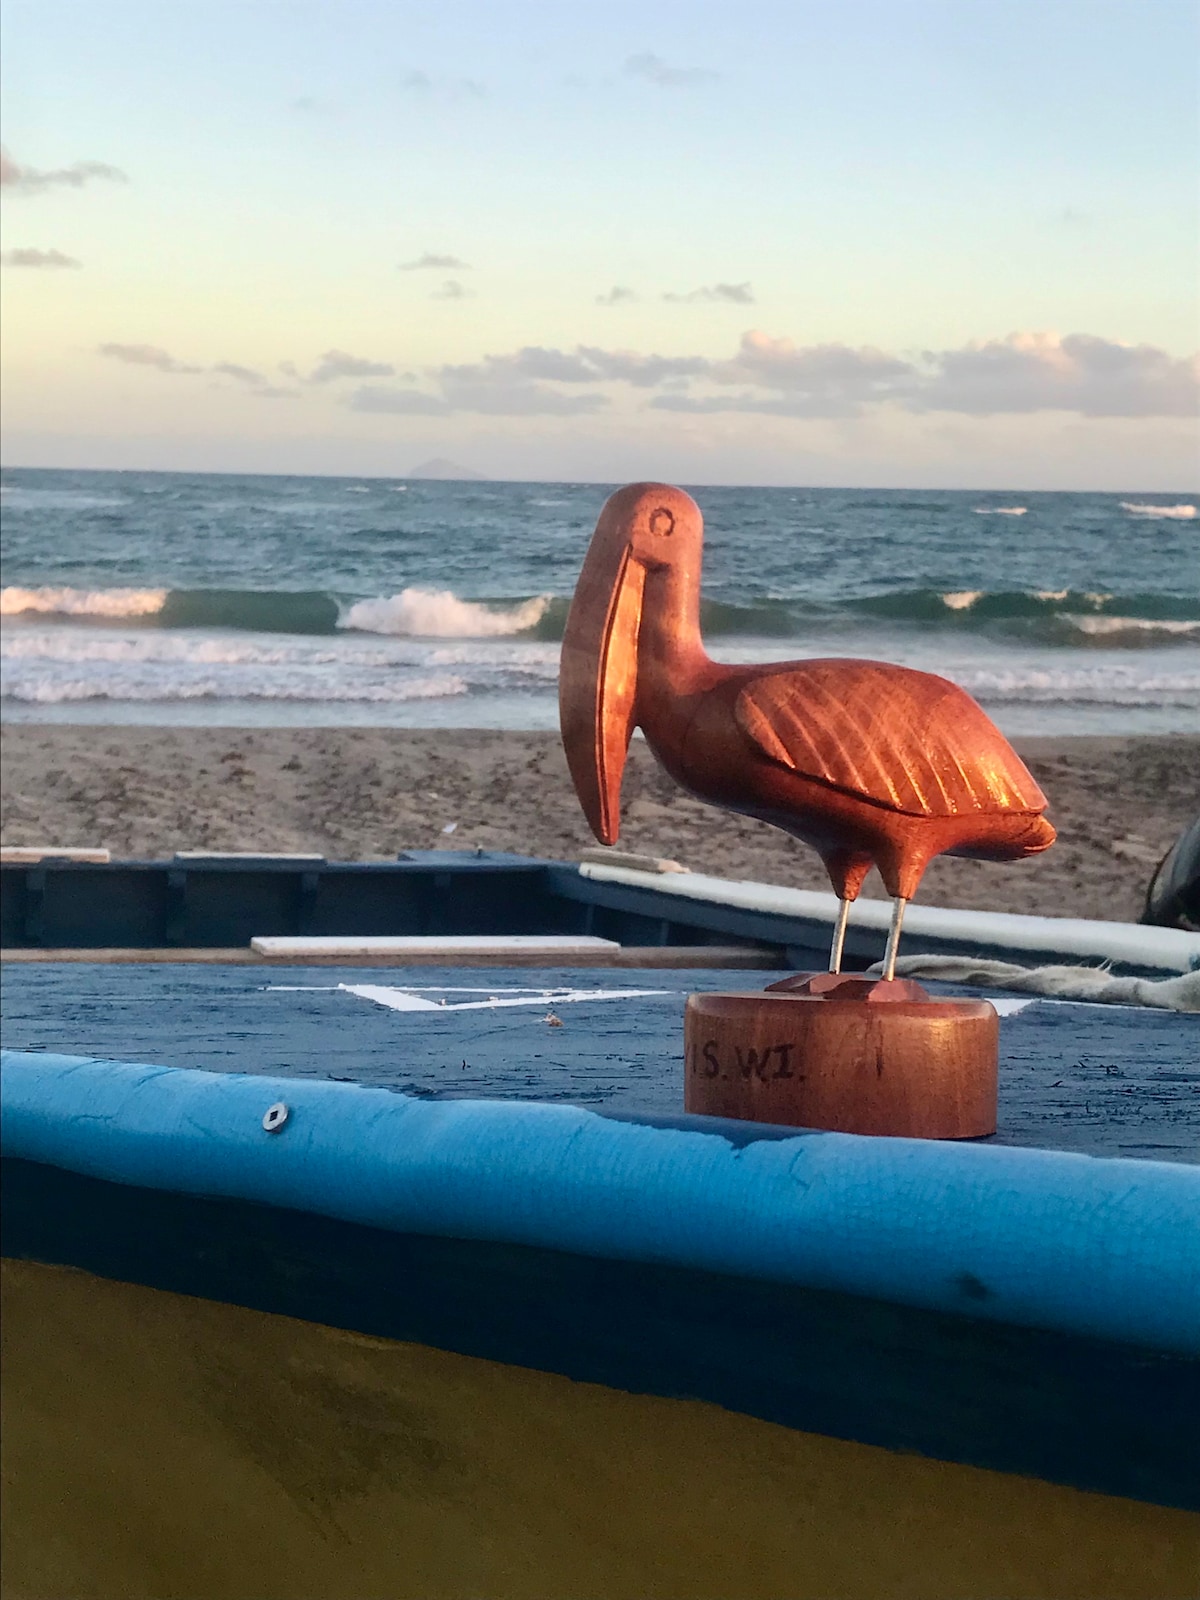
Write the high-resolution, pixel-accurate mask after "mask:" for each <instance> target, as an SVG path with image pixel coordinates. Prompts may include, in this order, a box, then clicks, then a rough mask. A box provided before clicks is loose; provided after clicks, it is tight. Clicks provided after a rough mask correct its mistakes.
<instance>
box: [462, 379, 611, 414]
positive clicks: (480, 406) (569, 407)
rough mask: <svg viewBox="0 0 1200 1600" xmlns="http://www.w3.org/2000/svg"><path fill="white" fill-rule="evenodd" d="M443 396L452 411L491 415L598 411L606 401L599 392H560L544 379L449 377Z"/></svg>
mask: <svg viewBox="0 0 1200 1600" xmlns="http://www.w3.org/2000/svg"><path fill="white" fill-rule="evenodd" d="M446 399H447V400H448V401H449V403H450V405H451V407H452V408H453V409H454V410H455V411H478V412H480V413H481V414H483V415H485V416H493V417H568V416H578V415H580V414H582V413H586V412H592V411H601V410H603V409H604V407H605V406H607V405H608V403H609V402H608V397H607V396H606V395H602V394H563V392H562V391H561V390H560V389H551V388H549V387H548V386H547V385H546V384H544V383H513V384H501V385H495V384H490V383H470V382H465V381H458V382H455V381H450V382H448V383H447V384H446Z"/></svg>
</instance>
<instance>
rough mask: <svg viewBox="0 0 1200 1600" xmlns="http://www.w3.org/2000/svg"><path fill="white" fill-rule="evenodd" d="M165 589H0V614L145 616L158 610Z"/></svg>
mask: <svg viewBox="0 0 1200 1600" xmlns="http://www.w3.org/2000/svg"><path fill="white" fill-rule="evenodd" d="M166 598H167V591H166V590H165V589H66V588H62V589H54V588H43V589H21V588H18V587H17V586H16V585H10V586H9V587H8V588H5V589H0V616H4V617H19V616H24V615H28V614H32V613H40V614H51V615H54V616H59V617H148V616H153V615H154V613H155V612H157V611H161V610H162V608H163V605H164V603H165V602H166Z"/></svg>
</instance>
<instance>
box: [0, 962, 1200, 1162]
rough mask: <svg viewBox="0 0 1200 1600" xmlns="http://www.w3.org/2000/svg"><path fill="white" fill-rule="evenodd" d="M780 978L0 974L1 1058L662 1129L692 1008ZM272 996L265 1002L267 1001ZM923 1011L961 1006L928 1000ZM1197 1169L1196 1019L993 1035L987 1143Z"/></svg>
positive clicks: (1123, 1017) (1038, 1020) (1069, 1018)
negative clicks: (312, 1085) (110, 1065)
mask: <svg viewBox="0 0 1200 1600" xmlns="http://www.w3.org/2000/svg"><path fill="white" fill-rule="evenodd" d="M777 976H778V974H775V973H771V974H764V973H761V972H720V971H716V972H714V971H712V970H705V971H695V972H680V971H661V972H654V971H638V972H628V973H620V974H617V973H613V972H605V971H601V972H597V971H590V972H589V971H584V972H581V971H578V970H558V971H548V972H544V973H537V974H534V973H531V972H530V970H529V969H528V968H524V969H513V970H504V969H488V970H486V971H477V972H471V971H467V970H464V969H462V968H453V969H446V970H441V969H437V968H432V967H420V968H413V969H410V970H408V971H406V970H404V969H398V968H387V969H383V970H380V969H357V968H355V969H349V968H329V967H313V968H296V967H288V968H283V969H278V970H275V971H271V970H269V969H268V970H266V971H264V969H263V968H261V967H196V966H157V965H144V966H143V965H131V966H113V965H108V964H100V963H98V964H96V965H91V964H88V963H81V964H75V963H71V964H70V965H58V964H54V963H47V964H45V965H41V964H39V965H30V966H9V967H6V968H5V969H4V973H3V984H4V1042H5V1043H6V1044H7V1045H9V1046H10V1047H15V1048H21V1049H28V1050H50V1051H69V1052H71V1053H73V1054H87V1055H93V1056H100V1057H106V1058H110V1059H119V1060H130V1059H135V1060H143V1061H157V1062H161V1063H163V1064H165V1065H168V1066H174V1067H188V1068H201V1069H204V1070H206V1071H212V1072H241V1073H266V1074H270V1075H275V1076H280V1077H288V1078H293V1077H298V1078H319V1079H338V1078H341V1079H348V1080H352V1081H354V1082H359V1083H364V1084H370V1085H371V1086H372V1087H377V1088H387V1089H393V1090H397V1091H399V1092H401V1093H404V1094H409V1095H415V1096H419V1097H422V1098H432V1099H441V1098H481V1097H486V1098H489V1099H503V1100H525V1101H530V1100H534V1101H550V1102H554V1103H567V1104H572V1105H583V1106H591V1107H594V1108H596V1109H600V1108H603V1109H605V1110H607V1111H611V1112H614V1113H619V1114H625V1113H628V1114H632V1115H637V1116H654V1117H670V1116H672V1115H675V1114H677V1113H678V1112H679V1111H680V1110H681V1109H682V1106H683V1061H682V1055H683V1050H682V1045H683V1026H682V1016H683V1004H684V998H685V996H686V994H687V993H688V992H689V991H694V990H703V989H754V988H761V987H762V986H763V984H764V983H766V982H770V981H771V979H772V978H774V977H777ZM339 984H342V985H355V984H369V985H382V986H386V987H391V988H402V987H405V986H406V985H411V986H417V985H420V986H422V987H421V989H420V993H421V994H422V995H423V996H425V997H429V996H430V995H433V996H434V997H435V998H436V997H437V996H438V986H439V985H441V986H443V997H445V998H447V999H448V1001H449V1002H450V1005H449V1006H448V1007H447V1009H446V1010H444V1011H443V1010H440V1009H439V1010H437V1011H434V1012H430V1011H424V1012H422V1011H412V1012H396V1011H389V1010H387V1009H385V1008H384V1007H383V1006H381V1005H377V1004H375V1003H373V1002H371V1001H369V1000H366V999H362V998H360V997H358V996H355V995H353V994H351V993H348V992H347V991H346V990H345V989H344V988H339ZM531 984H544V985H545V989H546V990H547V991H549V990H551V989H554V988H561V989H584V988H595V989H604V990H611V989H613V988H617V987H625V988H627V989H629V990H630V991H635V990H639V989H641V990H645V989H653V990H665V991H666V993H661V994H656V995H642V996H640V997H631V998H630V999H629V1000H628V1001H597V1002H593V1003H588V1002H579V1003H572V1004H570V1005H567V1006H562V1007H560V1013H561V1020H562V1022H563V1026H562V1027H561V1028H556V1027H551V1026H549V1025H548V1024H547V1023H546V1020H545V1017H546V1013H547V1011H548V1010H552V1009H553V1007H554V1000H553V997H552V996H551V995H549V994H548V993H547V994H546V995H545V998H544V999H543V1001H542V1003H541V1004H540V1005H537V1006H530V1007H524V1008H517V1009H502V1010H496V1011H459V1012H455V1011H454V1010H453V1009H451V1007H452V1006H453V1004H454V1002H456V1001H462V1000H464V999H468V998H470V997H469V996H466V995H464V994H462V993H456V992H454V991H457V990H460V989H461V988H462V987H463V986H467V987H472V988H481V989H482V990H483V991H484V995H485V997H486V994H487V993H489V992H490V993H495V992H499V991H500V990H503V989H505V988H517V987H519V986H529V985H531ZM277 985H278V986H283V987H276V986H277ZM930 987H931V988H932V989H934V990H936V991H937V992H955V991H952V990H950V989H948V988H946V987H945V986H938V985H931V986H930ZM996 1142H999V1143H1004V1144H1014V1145H1022V1146H1033V1147H1038V1148H1050V1149H1064V1150H1075V1151H1079V1152H1081V1153H1087V1154H1091V1155H1110V1156H1131V1157H1139V1158H1140V1157H1147V1158H1149V1159H1152V1160H1160V1161H1182V1162H1200V1019H1197V1018H1195V1017H1191V1016H1180V1015H1173V1014H1171V1013H1169V1012H1149V1011H1141V1010H1133V1009H1128V1008H1124V1007H1118V1006H1094V1005H1084V1006H1076V1005H1070V1006H1059V1005H1053V1004H1046V1003H1042V1002H1035V1003H1033V1004H1031V1005H1029V1006H1028V1007H1027V1008H1026V1009H1024V1010H1022V1011H1021V1012H1020V1013H1019V1014H1017V1015H1016V1016H1009V1017H1005V1018H1004V1019H1003V1021H1002V1023H1001V1029H1000V1125H999V1133H998V1135H997V1141H996Z"/></svg>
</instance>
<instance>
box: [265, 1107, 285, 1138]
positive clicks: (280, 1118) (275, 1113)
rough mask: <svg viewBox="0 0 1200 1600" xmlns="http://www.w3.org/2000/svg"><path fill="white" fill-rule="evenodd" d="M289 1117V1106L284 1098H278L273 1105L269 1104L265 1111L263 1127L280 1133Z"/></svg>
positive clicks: (271, 1131)
mask: <svg viewBox="0 0 1200 1600" xmlns="http://www.w3.org/2000/svg"><path fill="white" fill-rule="evenodd" d="M287 1119H288V1108H287V1107H286V1106H285V1105H284V1103H283V1101H282V1100H276V1102H275V1104H274V1105H273V1106H268V1107H267V1109H266V1111H265V1112H264V1113H263V1121H262V1125H263V1129H264V1131H265V1132H267V1133H278V1132H279V1130H280V1128H282V1127H283V1125H284V1123H285V1122H286V1121H287Z"/></svg>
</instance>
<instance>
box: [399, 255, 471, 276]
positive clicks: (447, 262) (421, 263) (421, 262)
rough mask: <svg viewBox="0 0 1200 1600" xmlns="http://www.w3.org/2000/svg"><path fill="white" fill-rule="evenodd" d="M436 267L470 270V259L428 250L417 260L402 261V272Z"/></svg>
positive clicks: (441, 270)
mask: <svg viewBox="0 0 1200 1600" xmlns="http://www.w3.org/2000/svg"><path fill="white" fill-rule="evenodd" d="M431 267H432V268H436V269H437V270H438V271H440V272H470V270H471V264H470V262H469V261H460V260H459V259H458V257H457V256H442V255H437V254H435V253H434V252H433V251H432V250H427V251H426V252H425V254H424V255H423V256H418V257H417V259H416V260H415V261H402V262H401V263H400V269H399V270H400V271H401V272H424V271H425V270H426V269H427V268H431Z"/></svg>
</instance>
